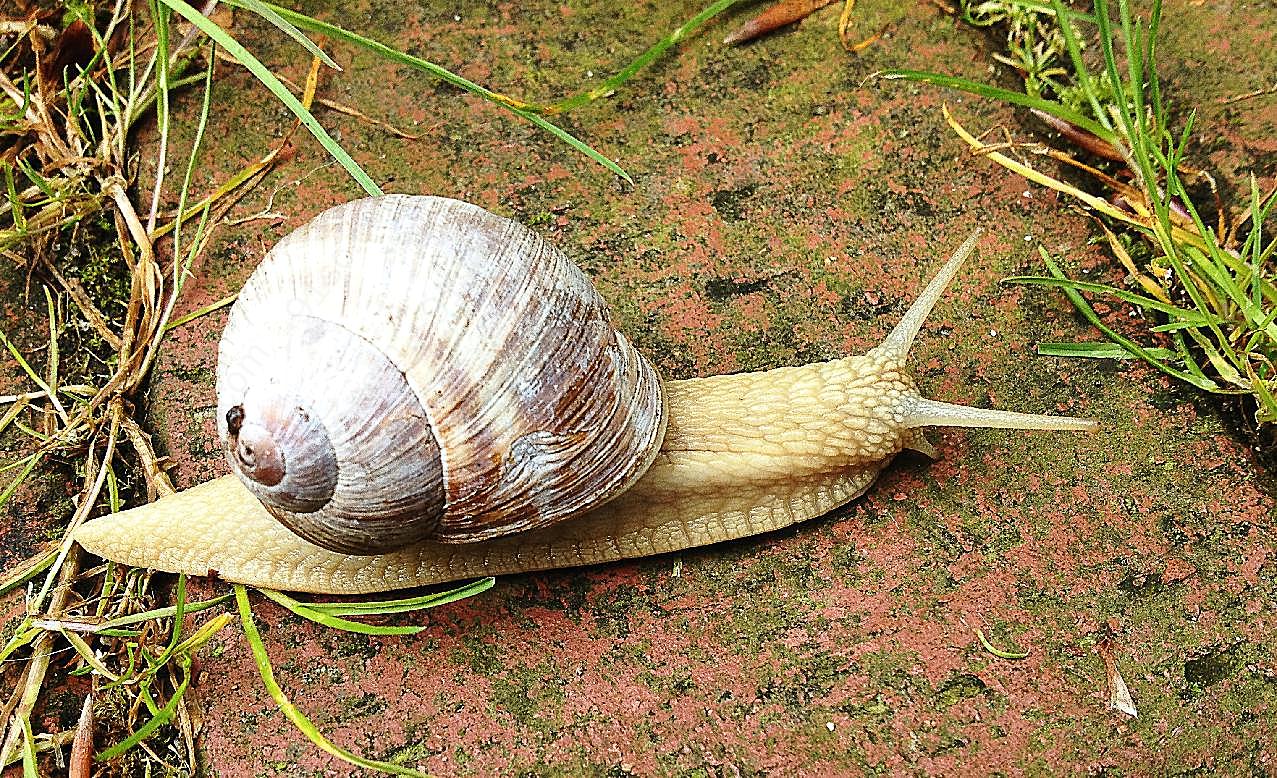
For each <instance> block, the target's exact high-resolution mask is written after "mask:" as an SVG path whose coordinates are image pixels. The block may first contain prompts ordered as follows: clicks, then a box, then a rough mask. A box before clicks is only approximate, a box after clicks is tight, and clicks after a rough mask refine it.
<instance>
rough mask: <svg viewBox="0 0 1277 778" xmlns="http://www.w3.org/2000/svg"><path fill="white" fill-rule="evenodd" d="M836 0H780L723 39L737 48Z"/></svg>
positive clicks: (809, 14)
mask: <svg viewBox="0 0 1277 778" xmlns="http://www.w3.org/2000/svg"><path fill="white" fill-rule="evenodd" d="M833 1H834V0H780V2H778V3H774V4H773V5H771V6H769V7H768V8H767V10H765V11H763V12H762V13H761V14H759V15H758V16H755V17H754V18H753V19H750V20H749V21H747V22H745V23H744V24H743V25H741V27H740V28H739V29H738V30H736V32H733V33H732V34H731V35H728V36H727V37H726V38H723V43H725V44H727V45H728V46H735V45H737V44H739V43H746V42H748V41H752V40H753V39H755V38H758V37H761V36H763V35H766V34H767V33H769V32H772V31H773V30H777V29H780V28H781V27H784V26H785V25H787V24H793V23H794V22H797V21H800V20H802V19H806V18H807V17H808V16H811V14H812V13H813V12H815V11H818V10H820V9H821V8H824V7H825V6H827V5H829V4H830V3H832V2H833Z"/></svg>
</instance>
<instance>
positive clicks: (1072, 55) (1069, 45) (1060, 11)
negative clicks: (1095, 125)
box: [1051, 0, 1113, 142]
mask: <svg viewBox="0 0 1277 778" xmlns="http://www.w3.org/2000/svg"><path fill="white" fill-rule="evenodd" d="M1051 8H1052V9H1053V10H1054V11H1055V15H1056V18H1057V19H1061V18H1066V17H1065V16H1064V14H1065V13H1066V11H1067V9H1066V8H1065V7H1064V3H1063V2H1061V0H1051ZM1089 21H1091V22H1092V23H1094V22H1095V19H1094V17H1092V18H1091V19H1089ZM1059 29H1060V35H1061V36H1062V37H1063V38H1064V47H1065V48H1066V49H1067V50H1068V52H1069V59H1070V60H1071V61H1072V63H1073V73H1074V75H1075V76H1076V77H1077V83H1078V86H1079V87H1081V89H1082V94H1084V95H1086V99H1087V101H1088V102H1090V104H1091V110H1092V111H1094V112H1095V118H1096V120H1098V121H1099V123H1100V124H1102V125H1104V127H1106V128H1108V129H1109V130H1110V137H1109V139H1108V140H1109V141H1110V142H1112V140H1113V135H1112V132H1111V131H1112V129H1113V125H1112V123H1111V122H1110V121H1109V117H1108V114H1107V113H1106V112H1105V111H1104V109H1103V108H1102V107H1101V106H1100V99H1099V96H1098V95H1097V94H1096V91H1095V82H1094V81H1093V80H1092V79H1091V71H1090V68H1088V67H1087V66H1086V60H1085V59H1084V58H1083V57H1082V44H1080V43H1079V42H1078V39H1077V36H1076V35H1074V34H1073V27H1072V25H1070V24H1068V23H1065V24H1061V25H1060V26H1059Z"/></svg>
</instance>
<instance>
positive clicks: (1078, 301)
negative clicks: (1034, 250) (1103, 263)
mask: <svg viewBox="0 0 1277 778" xmlns="http://www.w3.org/2000/svg"><path fill="white" fill-rule="evenodd" d="M1038 253H1039V254H1041V255H1042V260H1043V261H1044V262H1046V266H1047V269H1048V270H1050V271H1051V275H1052V276H1054V277H1056V278H1058V279H1060V280H1062V281H1067V280H1068V278H1067V277H1066V276H1065V275H1064V273H1063V272H1062V271H1061V270H1060V268H1059V266H1057V265H1056V264H1055V260H1054V259H1053V258H1052V257H1051V255H1050V253H1049V252H1047V250H1046V249H1045V248H1043V247H1041V246H1038ZM1060 289H1061V290H1062V291H1063V292H1064V294H1065V295H1066V296H1067V297H1068V298H1069V301H1070V302H1072V303H1073V307H1074V308H1076V309H1077V310H1078V312H1079V313H1081V314H1082V316H1083V318H1085V319H1086V320H1087V321H1088V322H1090V323H1091V326H1093V327H1095V328H1096V329H1098V330H1099V331H1100V332H1103V333H1104V335H1105V336H1106V337H1108V339H1109V340H1111V341H1113V342H1114V343H1117V344H1118V345H1120V346H1121V347H1122V348H1124V349H1126V350H1127V351H1129V352H1130V353H1131V354H1132V355H1133V356H1135V357H1138V358H1139V359H1142V360H1144V361H1145V362H1147V363H1148V364H1150V365H1152V366H1153V367H1155V368H1157V369H1158V370H1161V371H1162V372H1163V373H1166V374H1167V375H1171V376H1175V377H1176V378H1178V379H1180V380H1182V381H1185V382H1187V383H1190V384H1192V385H1193V386H1196V387H1197V388H1199V389H1205V390H1207V391H1212V392H1213V391H1216V390H1217V389H1218V388H1219V384H1217V383H1215V382H1214V381H1212V380H1211V379H1209V378H1205V377H1202V376H1196V375H1192V374H1190V373H1186V372H1184V371H1182V370H1177V369H1175V368H1174V367H1171V366H1170V365H1169V364H1167V363H1166V362H1164V361H1162V360H1160V359H1158V358H1157V357H1156V356H1154V354H1153V353H1151V352H1149V351H1148V349H1145V348H1144V347H1143V346H1141V345H1139V344H1138V343H1136V342H1135V341H1133V340H1130V339H1129V338H1126V337H1124V336H1123V335H1121V334H1120V333H1118V332H1117V331H1115V330H1113V329H1112V328H1111V327H1109V326H1107V325H1105V324H1104V322H1102V321H1100V317H1099V314H1097V313H1096V312H1095V309H1094V308H1092V307H1091V304H1090V303H1088V302H1087V301H1086V299H1085V298H1083V297H1082V294H1081V293H1080V292H1078V291H1077V290H1076V289H1070V288H1069V287H1067V286H1062V287H1060Z"/></svg>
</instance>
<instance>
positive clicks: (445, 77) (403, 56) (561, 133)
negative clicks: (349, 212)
mask: <svg viewBox="0 0 1277 778" xmlns="http://www.w3.org/2000/svg"><path fill="white" fill-rule="evenodd" d="M166 1H167V0H166ZM175 1H176V0H175ZM263 5H265V6H267V7H269V8H271V9H272V10H274V11H275V12H276V13H278V14H279V15H280V16H282V17H283V18H285V19H287V20H288V21H289V22H291V23H292V24H295V25H296V26H297V27H299V28H301V29H303V30H308V31H310V32H314V33H319V34H322V35H327V36H328V37H329V38H332V39H334V40H339V41H344V42H346V43H349V44H351V45H353V46H358V47H360V48H363V49H366V50H367V51H370V52H372V53H373V54H376V55H377V56H379V57H381V58H382V59H385V60H387V61H389V62H394V63H396V64H399V65H403V66H405V67H409V68H412V69H413V70H419V71H421V72H423V73H428V74H430V75H431V76H434V77H435V78H437V79H439V80H440V81H444V82H446V83H449V84H452V85H453V86H455V87H457V88H459V89H462V90H465V91H466V92H469V93H471V94H473V95H476V96H478V97H482V98H483V99H485V100H488V101H489V102H492V103H496V104H497V105H499V106H501V107H502V108H505V109H507V110H509V111H510V112H512V113H514V114H515V115H517V116H520V117H522V118H524V119H527V120H528V121H530V122H532V123H533V124H535V125H536V126H537V127H540V128H541V129H543V130H546V131H547V132H550V133H551V134H553V135H554V136H555V137H556V138H558V139H559V140H561V141H563V142H565V143H567V144H568V145H570V146H571V147H572V148H574V149H576V150H577V151H579V152H581V153H582V154H585V155H586V156H587V157H589V158H590V159H592V160H594V161H595V162H597V163H599V164H600V165H603V166H604V167H606V168H607V169H608V170H610V171H612V172H613V173H615V174H616V175H618V176H620V177H621V178H623V179H625V180H626V181H627V182H628V183H633V179H631V178H630V176H629V174H628V173H626V172H625V171H624V170H623V169H622V168H621V166H620V165H618V164H616V163H615V162H613V161H612V160H611V159H608V158H607V157H605V156H603V155H602V154H601V153H599V152H598V151H596V150H594V149H593V148H591V147H590V146H589V145H587V144H586V143H584V142H582V141H581V140H579V139H577V138H576V137H575V136H573V135H572V134H571V133H569V132H568V131H566V130H564V129H563V128H561V127H559V126H558V125H556V124H554V123H552V122H550V121H549V120H548V119H546V118H545V117H543V116H539V115H537V114H536V113H535V112H533V111H530V110H528V109H526V108H521V107H520V106H518V105H516V104H514V103H513V102H512V101H511V100H510V99H509V98H507V97H504V96H502V95H499V94H497V93H496V92H493V91H492V90H491V89H488V88H487V87H484V86H480V85H479V84H476V83H475V82H473V81H471V80H470V79H468V78H465V77H463V76H459V75H457V74H456V73H453V72H452V71H450V70H448V69H447V68H443V67H440V66H439V65H436V64H435V63H433V62H430V61H429V60H425V59H422V58H421V57H414V56H413V55H411V54H408V53H406V52H402V51H398V50H397V49H392V48H391V47H389V46H387V45H386V44H384V43H381V42H379V41H375V40H373V39H371V38H366V37H364V36H362V35H360V34H358V33H355V32H351V31H350V30H347V29H344V28H342V27H338V26H337V25H335V24H329V23H328V22H323V21H320V20H318V19H315V18H313V17H310V16H306V15H305V14H301V13H298V12H296V11H292V10H289V9H288V8H284V7H283V6H278V5H274V4H272V3H263Z"/></svg>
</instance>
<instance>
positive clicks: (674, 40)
mask: <svg viewBox="0 0 1277 778" xmlns="http://www.w3.org/2000/svg"><path fill="white" fill-rule="evenodd" d="M740 2H742V0H717V2H715V3H712V4H711V5H709V6H707V7H706V8H704V9H703V10H702V11H701V12H700V13H698V14H696V15H695V16H693V17H692V18H691V19H689V20H687V21H686V22H684V23H683V24H682V25H680V26H679V27H678V28H677V29H675V30H674V31H673V32H671V33H670V34H669V35H667V36H665V37H664V38H662V39H661V40H659V41H657V42H656V43H654V44H653V45H652V46H651V47H650V48H648V50H647V51H645V52H643V53H642V54H640V55H639V56H638V57H636V58H635V59H634V61H632V62H631V63H630V64H628V65H626V66H625V67H624V68H622V69H621V70H619V71H617V73H616V74H615V75H613V76H612V77H611V78H608V79H606V80H605V81H603V83H601V84H599V85H598V86H595V87H593V88H591V89H587V90H585V91H583V92H580V93H578V94H576V95H573V96H572V97H569V98H567V99H566V100H561V101H559V102H558V103H555V104H554V105H553V106H551V108H552V110H553V111H554V112H555V113H564V112H567V111H570V110H572V109H573V108H579V107H580V106H582V105H585V104H586V103H589V102H592V101H594V100H597V99H599V98H600V97H606V96H608V95H610V94H612V93H613V92H615V91H616V90H617V88H618V87H620V86H621V85H622V84H624V83H625V82H626V81H629V80H630V79H631V78H633V77H634V74H635V73H638V72H639V71H640V70H642V69H643V68H645V67H647V66H648V65H649V64H651V63H652V61H653V60H654V59H656V58H657V57H659V56H661V55H662V54H664V53H665V52H666V51H667V50H669V48H670V47H672V46H675V45H677V44H678V43H680V42H681V41H683V40H684V39H685V38H687V36H688V35H691V34H692V33H693V32H695V31H696V30H697V29H699V28H700V27H701V25H703V24H705V23H706V22H708V21H709V20H710V19H713V18H714V17H715V16H718V15H719V14H720V13H722V12H723V11H726V10H727V9H728V8H731V7H732V6H733V5H736V4H737V3H740Z"/></svg>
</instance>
